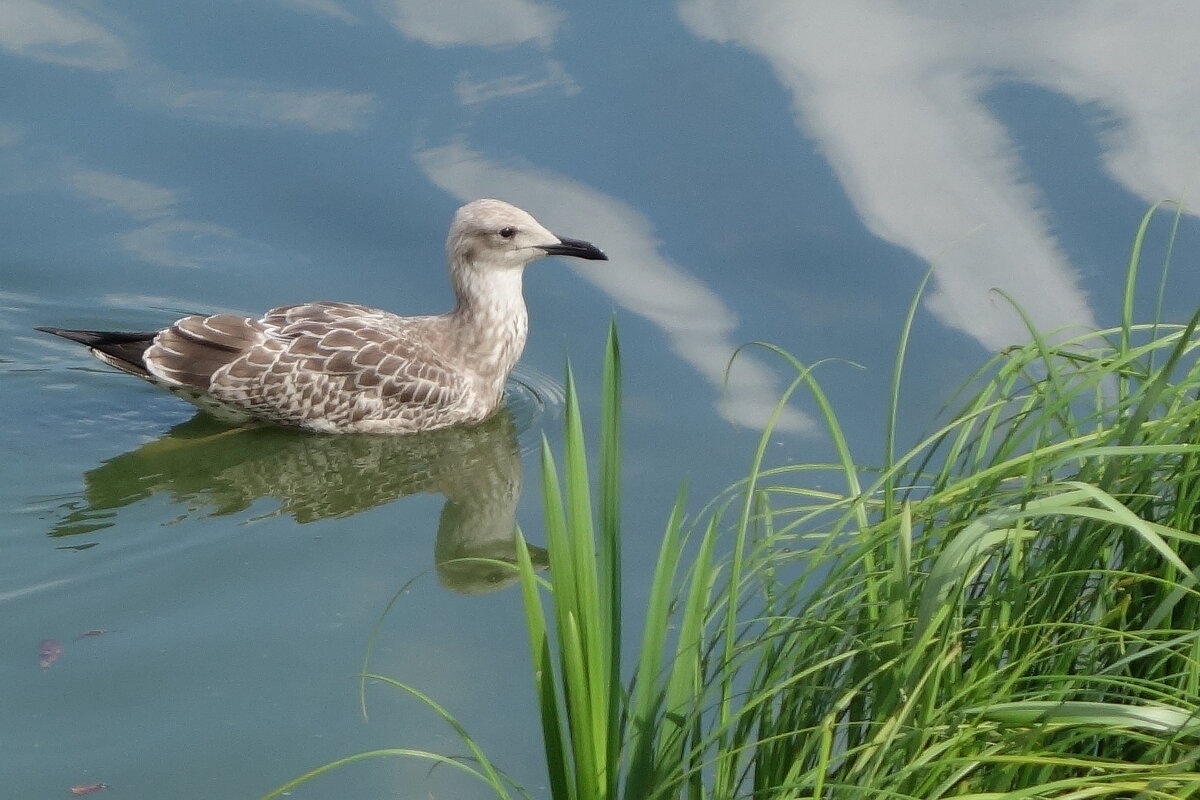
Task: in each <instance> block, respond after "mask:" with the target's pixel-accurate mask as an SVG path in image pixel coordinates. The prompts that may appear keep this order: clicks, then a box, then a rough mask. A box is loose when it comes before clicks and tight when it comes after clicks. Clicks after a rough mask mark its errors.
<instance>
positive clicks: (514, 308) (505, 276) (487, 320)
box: [450, 264, 529, 391]
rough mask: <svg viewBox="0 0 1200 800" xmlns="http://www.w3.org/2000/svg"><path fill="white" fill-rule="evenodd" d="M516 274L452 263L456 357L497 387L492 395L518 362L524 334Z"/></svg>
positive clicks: (524, 314)
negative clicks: (457, 330) (459, 357)
mask: <svg viewBox="0 0 1200 800" xmlns="http://www.w3.org/2000/svg"><path fill="white" fill-rule="evenodd" d="M522 272H523V270H522V269H486V270H480V269H478V268H476V267H475V266H473V265H470V264H456V265H455V268H454V270H453V272H452V274H451V280H452V281H453V283H454V294H455V296H456V298H457V300H458V302H457V304H456V305H455V307H454V310H453V311H452V312H450V316H452V317H454V318H455V320H456V323H457V327H458V329H459V335H460V337H461V338H460V346H461V349H460V353H461V355H462V357H463V358H464V359H465V360H468V361H470V362H471V366H472V367H473V368H474V369H475V370H476V371H478V372H479V373H481V374H483V375H485V376H487V377H489V378H491V379H493V380H495V381H497V382H498V383H497V387H496V390H497V391H500V390H502V389H503V385H504V381H505V379H507V377H508V373H509V372H510V371H511V370H512V368H513V366H515V365H516V363H517V360H518V359H519V358H520V357H521V351H522V350H524V349H525V336H526V334H527V333H528V331H529V314H528V312H526V310H525V298H524V296H523V295H522V293H521V273H522Z"/></svg>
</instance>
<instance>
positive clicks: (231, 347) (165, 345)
mask: <svg viewBox="0 0 1200 800" xmlns="http://www.w3.org/2000/svg"><path fill="white" fill-rule="evenodd" d="M268 339H269V337H268V336H267V332H266V330H265V329H264V327H263V326H262V324H261V323H259V322H257V321H255V320H252V319H247V318H246V317H238V316H234V315H232V314H216V315H214V316H209V317H202V316H192V317H184V318H183V319H181V320H179V321H178V322H176V323H175V324H174V325H172V326H171V327H169V328H167V329H166V330H164V331H162V332H160V333H159V334H158V336H156V337H154V343H153V344H151V345H150V347H148V348H147V349H146V353H145V356H144V360H145V362H146V369H147V371H148V372H150V373H151V374H152V375H154V376H155V377H157V378H159V379H161V380H162V381H165V382H166V383H167V384H169V385H172V386H190V387H194V388H196V389H200V390H202V391H207V390H208V388H209V384H210V383H211V381H212V376H213V374H214V373H216V372H217V370H219V369H221V368H222V367H225V366H227V365H229V364H231V363H233V362H234V361H236V360H237V359H238V358H240V357H242V355H243V354H244V353H246V352H247V351H252V350H255V349H257V348H261V347H263V346H264V345H266V344H267V340H268Z"/></svg>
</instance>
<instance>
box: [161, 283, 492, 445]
mask: <svg viewBox="0 0 1200 800" xmlns="http://www.w3.org/2000/svg"><path fill="white" fill-rule="evenodd" d="M241 319H242V318H239V317H232V318H228V319H226V318H224V317H221V316H219V317H188V318H185V319H184V320H180V321H179V322H178V323H176V324H175V325H174V326H172V327H171V328H170V329H168V330H167V331H164V332H163V334H162V335H161V336H160V337H159V339H160V341H158V342H156V344H155V346H154V347H155V348H159V347H160V346H161V350H162V351H163V355H162V356H161V357H160V356H158V355H157V354H156V355H155V358H154V362H155V364H156V366H157V365H158V364H159V363H161V364H162V366H161V372H162V374H163V377H167V376H168V375H169V376H170V379H174V380H179V381H181V382H184V383H187V385H190V386H196V387H198V388H202V389H204V390H205V391H207V392H208V393H209V394H211V395H212V396H213V397H216V398H218V399H220V400H222V401H224V402H226V403H230V404H232V405H234V406H237V407H239V408H244V409H246V410H247V411H249V412H251V413H253V414H255V415H257V416H260V417H263V418H265V419H269V420H272V421H274V422H279V423H283V424H290V425H302V426H305V427H309V428H313V429H316V430H325V431H346V430H354V429H360V428H361V427H362V425H363V423H364V421H384V420H386V421H389V423H390V427H391V428H394V429H396V430H405V429H409V428H412V429H416V428H421V427H433V426H437V425H438V424H440V422H441V420H442V418H443V417H446V415H447V414H450V413H452V412H453V411H454V409H455V408H456V406H458V405H459V404H460V403H461V402H462V400H463V398H464V397H465V396H466V395H467V391H468V387H467V386H466V384H465V382H464V380H463V379H462V378H461V376H459V375H458V374H457V373H456V372H455V371H453V370H452V369H450V368H449V367H448V366H447V365H446V363H445V361H444V359H442V358H441V356H440V355H439V354H438V353H437V352H435V351H433V350H432V349H431V348H430V347H429V346H428V345H427V344H426V343H425V342H424V341H422V340H421V339H420V338H419V337H418V336H417V335H416V334H417V333H418V330H417V328H419V327H420V325H421V323H420V322H419V320H420V319H421V318H416V320H414V319H412V318H409V319H402V318H400V317H397V316H395V315H394V314H389V313H388V312H384V311H378V310H375V309H370V308H366V307H364V306H355V305H351V304H348V303H310V304H305V305H300V306H285V307H282V308H277V309H273V310H272V311H270V312H268V314H267V315H266V316H264V317H263V319H262V320H257V321H254V320H242V321H243V322H244V323H245V324H246V325H247V326H249V329H248V330H246V329H239V328H237V327H236V326H234V325H233V324H232V323H231V322H230V321H229V320H241ZM414 323H416V324H415V326H414ZM156 374H158V372H156Z"/></svg>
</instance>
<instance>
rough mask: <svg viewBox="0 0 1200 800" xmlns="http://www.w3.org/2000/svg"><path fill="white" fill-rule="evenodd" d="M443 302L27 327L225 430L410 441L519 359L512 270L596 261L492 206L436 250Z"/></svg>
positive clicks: (583, 248) (494, 403) (520, 314)
mask: <svg viewBox="0 0 1200 800" xmlns="http://www.w3.org/2000/svg"><path fill="white" fill-rule="evenodd" d="M446 250H447V256H448V258H449V263H450V280H451V283H452V284H453V286H454V292H455V297H456V300H457V302H456V305H455V307H454V309H453V310H452V311H450V312H448V313H446V314H440V315H436V316H420V317H401V316H397V315H396V314H392V313H390V312H387V311H381V310H379V309H374V308H368V307H366V306H361V305H354V304H351V303H337V302H317V303H303V304H299V305H290V306H281V307H279V308H275V309H272V310H270V311H268V312H267V313H266V314H265V315H264V316H263V317H261V318H260V319H250V318H247V317H239V316H235V315H232V314H216V315H212V316H190V317H184V318H183V319H180V320H178V321H176V322H175V323H174V324H173V325H171V326H170V327H168V328H166V329H165V330H162V331H153V332H145V333H119V332H104V331H80V330H66V329H60V328H40V329H39V330H43V331H46V332H48V333H53V334H55V335H58V336H63V337H65V338H68V339H71V340H73V341H77V342H80V343H82V344H85V345H87V346H88V347H89V348H90V349H91V352H92V353H93V354H94V355H95V356H96V357H97V358H99V359H101V360H102V361H104V362H105V363H108V364H111V365H112V366H114V367H117V368H118V369H121V370H123V371H125V372H129V373H131V374H134V375H137V376H139V377H141V378H144V379H146V380H148V381H150V382H152V383H155V384H157V385H159V386H162V387H164V388H166V389H168V390H170V391H172V392H174V393H175V394H177V395H179V396H181V397H183V398H185V399H187V400H189V401H190V402H192V403H195V404H196V405H198V406H200V407H201V408H204V409H205V410H207V411H209V412H211V413H213V414H215V415H217V416H220V417H222V418H224V419H227V420H230V421H246V420H251V419H260V420H265V421H268V422H274V423H278V424H281V425H292V426H298V427H302V428H307V429H309V430H314V431H320V432H325V433H410V432H415V431H423V430H433V429H436V428H444V427H446V426H449V425H457V424H473V423H477V422H480V421H482V420H484V419H486V418H487V417H488V416H489V415H491V414H492V413H493V412H494V411H495V410H496V409H497V408H498V407H499V405H500V402H501V400H502V399H503V394H504V384H505V381H506V380H507V379H508V375H509V373H510V372H511V371H512V368H513V366H515V365H516V362H517V359H519V358H520V356H521V351H522V350H523V349H524V346H525V337H526V334H527V332H528V326H529V318H528V315H527V314H526V311H525V301H524V298H523V297H522V294H521V276H522V272H523V270H524V267H525V265H526V264H528V263H529V262H530V261H532V260H534V259H536V258H541V257H542V256H545V255H571V256H576V257H579V258H588V259H604V258H606V256H605V255H604V254H603V253H602V252H600V250H598V249H596V248H595V247H594V246H592V245H590V244H588V243H587V242H580V241H577V240H573V239H561V238H559V237H557V236H555V235H554V234H552V233H550V232H549V231H548V230H546V229H545V228H544V227H542V226H541V225H540V224H539V223H538V222H537V221H536V220H535V219H534V218H533V217H531V216H530V215H529V214H527V213H526V212H524V211H522V210H521V209H519V208H516V207H515V206H511V205H509V204H508V203H504V202H502V201H499V200H476V201H474V202H472V203H468V204H467V205H465V206H463V207H462V208H460V209H459V210H458V212H457V213H456V214H455V217H454V222H453V224H452V225H451V228H450V235H449V237H448V238H447V242H446Z"/></svg>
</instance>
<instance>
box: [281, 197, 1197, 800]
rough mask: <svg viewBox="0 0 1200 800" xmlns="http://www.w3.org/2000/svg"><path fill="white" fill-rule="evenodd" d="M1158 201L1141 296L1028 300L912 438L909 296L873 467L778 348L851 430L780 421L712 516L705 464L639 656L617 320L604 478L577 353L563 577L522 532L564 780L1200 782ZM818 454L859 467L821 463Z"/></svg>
mask: <svg viewBox="0 0 1200 800" xmlns="http://www.w3.org/2000/svg"><path fill="white" fill-rule="evenodd" d="M1154 212H1155V210H1154V209H1152V210H1151V212H1149V213H1148V214H1147V215H1146V217H1145V218H1144V219H1143V222H1142V226H1141V228H1140V229H1139V232H1138V236H1137V238H1136V239H1135V244H1134V248H1133V252H1132V254H1131V258H1130V265H1129V279H1128V281H1127V286H1126V297H1125V304H1124V309H1123V314H1122V319H1121V323H1120V324H1119V325H1118V326H1116V327H1114V328H1112V329H1109V330H1104V331H1099V332H1091V333H1087V334H1085V335H1079V336H1075V337H1058V338H1051V337H1048V336H1045V335H1042V334H1041V333H1040V332H1039V331H1037V330H1035V329H1034V328H1033V327H1032V326H1030V338H1031V341H1030V342H1029V344H1027V345H1024V346H1021V347H1014V348H1012V349H1010V350H1009V351H1007V352H1005V353H1002V354H1000V355H998V356H996V357H995V358H993V359H992V360H991V361H990V362H988V364H986V365H985V366H984V367H983V368H981V369H980V370H979V372H978V373H976V375H974V376H972V378H971V380H970V381H969V382H968V384H967V387H968V388H967V389H964V390H963V392H962V393H960V396H959V397H958V399H957V401H956V402H957V403H958V405H957V410H956V411H954V412H953V413H951V414H948V415H947V419H948V421H947V422H945V423H944V424H943V425H942V426H941V427H940V428H938V429H937V430H935V431H934V432H933V433H931V434H930V435H929V436H927V437H926V438H925V439H924V440H922V441H920V442H918V443H917V444H916V446H914V447H912V448H911V449H909V450H907V451H903V450H901V448H899V447H898V445H897V443H896V436H897V434H896V430H897V428H898V419H899V408H900V398H901V396H902V394H903V393H902V385H903V381H902V376H903V365H904V358H905V354H906V349H907V340H908V330H909V329H910V327H911V324H912V320H913V318H914V316H915V314H916V311H917V307H918V306H917V302H916V301H915V300H914V303H913V305H912V306H911V307H910V311H909V316H908V320H907V322H906V324H905V327H904V330H903V332H902V334H901V337H900V339H901V344H900V347H899V351H898V355H897V359H896V367H895V370H894V375H893V384H892V391H891V405H890V409H889V411H888V414H889V424H888V426H887V433H886V437H887V438H886V441H885V444H884V447H883V451H884V453H885V459H884V463H883V464H882V465H879V466H877V467H873V468H869V469H868V468H865V467H862V466H860V465H859V462H858V461H857V460H856V459H855V458H854V455H853V453H852V452H851V448H850V446H849V444H848V442H847V438H846V437H845V436H844V435H843V433H842V428H841V425H840V422H839V420H838V418H837V415H836V413H835V411H834V409H833V408H832V406H831V405H830V403H829V402H828V401H827V400H826V399H825V395H824V393H823V392H822V391H821V387H820V385H819V384H818V383H817V381H816V380H815V378H814V377H813V374H812V372H811V371H810V370H809V369H808V368H807V367H806V366H805V365H803V364H801V363H799V362H797V361H795V360H794V359H791V357H790V356H787V355H786V354H784V353H782V352H781V351H779V350H777V349H775V348H771V349H772V350H774V351H775V352H777V353H779V354H780V355H781V356H784V357H785V358H788V360H789V363H791V364H792V365H793V366H794V368H795V370H796V377H795V380H794V382H793V384H792V385H791V387H789V389H788V392H787V393H786V395H785V397H784V398H783V400H781V405H780V407H781V408H782V404H783V403H784V402H786V401H787V399H788V397H790V395H791V394H792V393H794V392H796V391H800V390H806V391H808V392H809V393H810V394H811V395H812V397H813V398H814V399H815V402H816V405H817V407H818V408H819V409H820V410H821V413H822V415H823V418H824V421H825V425H826V428H827V430H828V431H829V433H830V435H831V438H832V441H833V442H834V444H835V447H836V452H837V454H838V457H837V460H836V462H835V463H832V464H806V465H798V466H796V465H789V466H785V467H769V466H767V465H766V464H765V458H764V454H765V453H766V444H767V442H768V440H769V435H770V434H769V432H768V433H766V434H764V436H763V438H762V439H761V441H760V445H759V447H758V448H757V450H756V452H755V453H754V454H753V457H752V462H751V466H750V470H749V474H748V477H747V478H746V479H745V480H743V481H741V482H740V483H739V484H737V485H736V486H734V487H731V488H730V490H728V491H727V492H726V493H724V494H723V495H722V496H720V497H718V498H716V499H715V500H713V501H712V502H711V503H710V504H709V505H708V506H706V507H705V508H704V509H703V510H702V511H701V512H700V513H699V514H697V515H696V516H693V517H690V518H689V517H688V516H687V514H686V513H685V508H686V498H685V495H684V493H683V492H682V491H681V492H680V495H679V496H678V498H677V500H676V503H675V505H674V507H673V508H672V509H671V511H670V514H669V515H668V519H667V523H666V526H665V532H664V536H663V542H662V546H661V549H660V554H659V559H658V563H657V565H656V568H655V572H654V577H653V582H652V586H651V592H650V600H649V603H648V607H647V608H646V609H639V610H638V615H637V616H638V619H637V624H638V625H640V626H641V628H642V630H643V639H642V644H641V648H640V651H639V653H638V654H637V656H636V659H623V657H622V653H621V650H620V643H621V639H622V636H621V632H622V630H623V629H624V628H625V627H626V626H627V625H629V624H630V622H629V621H628V620H627V619H626V618H625V616H624V611H625V610H624V609H623V608H622V606H621V596H622V594H621V569H620V563H621V554H620V531H619V519H620V513H619V512H620V508H619V502H620V474H619V469H620V462H621V458H620V416H619V414H620V368H619V363H620V360H619V350H618V347H617V342H616V336H615V332H614V333H610V338H609V346H608V357H607V359H606V368H605V379H604V382H603V385H604V405H603V410H602V412H601V413H602V420H601V426H600V447H599V450H598V456H599V457H598V462H597V463H598V469H597V472H598V481H597V483H596V486H597V498H598V499H593V497H592V495H591V487H592V482H591V480H590V479H589V471H588V454H587V448H586V446H585V442H584V435H583V425H582V422H581V417H580V414H579V409H578V404H577V397H576V392H575V386H574V382H573V381H572V380H568V404H567V411H566V436H565V439H564V445H563V450H562V455H561V464H559V463H558V462H557V461H556V458H555V457H554V454H553V453H552V452H551V449H550V448H549V446H548V445H547V446H545V447H544V448H543V454H542V455H543V476H542V477H543V489H544V498H543V499H544V505H545V520H546V531H547V540H548V549H549V552H550V572H549V577H548V578H541V577H539V576H538V575H537V574H535V572H534V570H533V568H532V565H531V563H530V560H529V558H528V555H527V553H525V552H524V547H523V545H522V546H521V547H519V548H518V552H519V554H521V555H520V559H519V560H520V564H519V567H520V570H521V585H522V591H523V599H524V603H525V608H526V613H527V623H528V627H529V633H530V647H531V654H532V658H533V668H534V673H533V674H534V681H535V684H536V687H537V693H538V694H537V696H538V703H539V708H540V711H541V719H542V727H543V735H544V746H545V754H546V760H547V767H548V771H549V776H550V781H549V785H550V791H551V795H552V797H553V798H555V800H568V799H570V800H601V799H602V798H603V799H604V800H609V799H612V800H616V798H624V799H625V800H645V799H646V798H689V799H691V800H700V799H701V798H705V799H707V798H756V799H757V798H779V799H780V800H782V799H783V798H866V797H871V798H876V797H878V798H914V799H916V798H920V800H933V799H936V798H943V797H945V798H949V797H954V798H971V799H972V800H984V799H985V798H986V799H987V800H1000V798H1011V799H1012V800H1016V799H1017V798H1096V797H1102V798H1117V797H1120V798H1167V797H1170V798H1188V797H1197V798H1200V768H1198V765H1197V758H1198V757H1200V714H1198V710H1200V591H1198V588H1197V580H1196V574H1195V570H1194V568H1193V567H1192V565H1193V564H1197V563H1200V535H1197V534H1196V533H1195V532H1194V531H1195V530H1196V528H1197V521H1198V519H1200V445H1198V444H1197V442H1200V401H1198V400H1197V397H1198V396H1200V364H1198V363H1197V359H1196V348H1197V345H1198V344H1200V342H1197V340H1196V336H1195V333H1196V326H1197V322H1198V321H1200V312H1198V314H1197V316H1196V317H1193V318H1192V319H1191V320H1189V321H1187V322H1186V323H1184V324H1167V323H1163V322H1160V321H1158V320H1157V319H1155V320H1154V321H1152V322H1151V323H1149V324H1142V325H1139V324H1135V323H1134V322H1133V313H1132V309H1133V292H1134V286H1135V285H1136V283H1137V280H1136V279H1137V273H1138V269H1139V263H1140V259H1141V247H1142V243H1143V241H1144V237H1145V232H1146V229H1147V227H1148V226H1149V224H1150V220H1151V217H1152V215H1153V214H1154ZM1164 273H1165V270H1164ZM1162 295H1163V290H1162V288H1161V287H1160V289H1159V298H1160V301H1161V297H1162ZM814 473H817V474H819V475H820V476H821V478H822V481H821V482H822V483H823V484H829V483H834V482H836V483H838V484H840V485H842V486H843V487H844V488H843V489H842V490H841V491H831V490H828V489H822V490H816V489H813V488H810V487H811V486H812V485H813V483H814V480H813V477H814ZM833 479H836V480H833ZM684 554H687V555H686V557H685V555H684ZM623 670H625V671H623ZM630 670H632V674H633V678H632V680H627V676H628V674H629V671H630ZM404 688H406V690H407V691H409V692H412V693H414V694H417V695H418V696H419V697H422V699H424V700H425V701H426V702H427V703H429V704H430V705H431V707H433V708H434V709H435V710H436V711H438V713H441V714H442V715H443V717H444V718H445V719H447V721H448V722H449V723H450V724H451V725H453V726H454V727H455V729H456V730H458V732H459V734H460V735H461V736H462V737H463V740H464V742H465V743H466V746H467V747H468V749H469V750H470V751H471V757H470V759H469V760H453V761H450V760H449V759H446V758H445V757H443V756H437V755H434V754H429V753H425V754H421V757H424V758H429V759H430V760H432V761H436V762H440V763H451V764H452V765H453V766H454V767H455V768H457V769H465V770H467V771H470V772H472V774H474V775H476V777H478V778H479V779H480V780H482V781H484V782H485V783H487V784H488V785H489V786H491V787H492V788H493V789H494V790H495V793H496V795H497V796H499V797H503V798H508V797H511V796H513V795H514V794H522V793H521V792H520V790H518V789H515V788H513V787H512V785H511V783H510V782H508V781H507V780H506V779H505V778H504V776H503V775H502V773H500V772H499V771H498V770H497V769H496V768H495V767H494V766H493V765H491V764H490V762H488V760H487V758H486V755H485V754H484V753H483V751H482V749H481V748H479V747H478V745H476V744H475V743H474V742H472V741H471V739H470V738H469V736H468V735H467V733H466V732H465V731H463V730H461V728H459V727H458V726H457V723H455V722H453V720H452V719H451V718H450V717H449V715H447V714H445V712H443V711H441V709H440V708H439V707H438V706H436V704H434V703H433V701H432V700H431V699H429V698H424V696H423V695H420V694H419V693H418V692H416V691H415V690H413V689H411V688H408V687H404ZM379 752H380V753H382V754H395V753H399V752H402V751H379ZM403 752H406V753H407V751H403ZM409 754H411V753H409ZM368 755H372V754H363V755H362V756H359V757H356V758H361V757H366V756H368ZM339 763H343V762H339ZM333 766H335V765H328V766H327V767H326V768H323V769H329V768H332V767H333ZM307 777H308V776H306V778H307ZM301 780H303V779H301ZM295 783H296V782H293V784H289V785H288V786H287V787H281V789H280V790H277V791H276V793H274V794H272V795H270V796H278V794H280V793H281V792H283V791H285V790H287V789H290V788H291V787H292V786H293V785H295Z"/></svg>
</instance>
